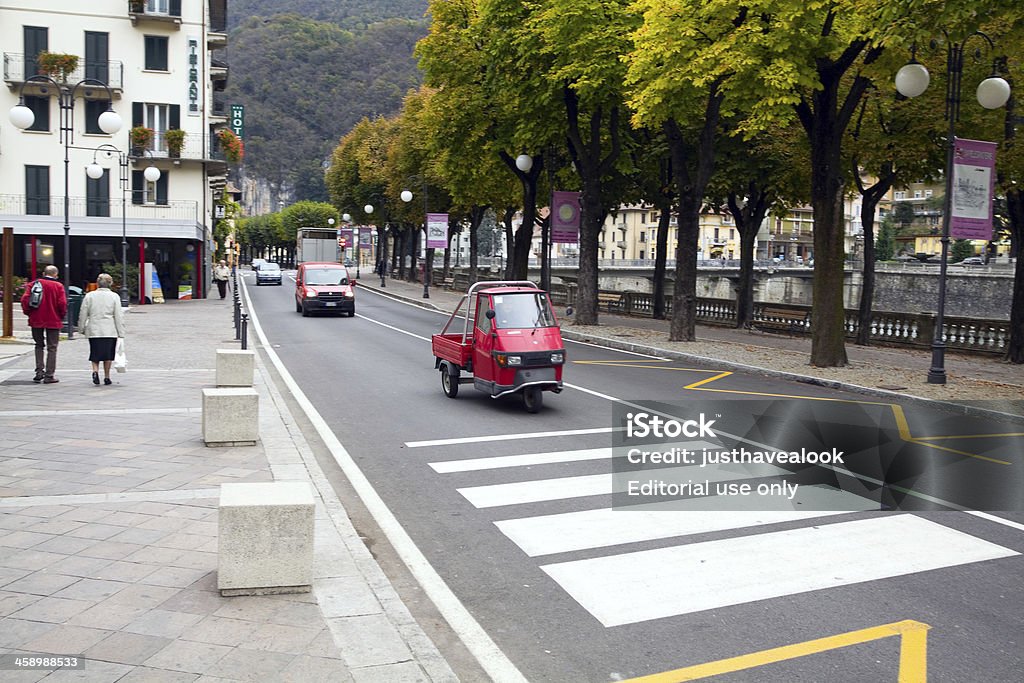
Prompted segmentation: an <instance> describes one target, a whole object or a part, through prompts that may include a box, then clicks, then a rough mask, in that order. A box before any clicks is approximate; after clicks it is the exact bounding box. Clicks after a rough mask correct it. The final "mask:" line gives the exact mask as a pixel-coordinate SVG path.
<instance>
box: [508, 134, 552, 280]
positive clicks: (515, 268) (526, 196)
mask: <svg viewBox="0 0 1024 683" xmlns="http://www.w3.org/2000/svg"><path fill="white" fill-rule="evenodd" d="M499 154H500V156H501V160H502V161H504V162H505V165H506V166H508V167H509V168H510V169H511V170H512V172H513V173H515V175H516V177H517V178H519V182H520V183H521V184H522V186H523V222H522V223H520V224H519V228H518V229H517V230H516V234H515V242H514V244H513V246H512V251H507V252H505V253H506V256H507V257H511V258H510V261H511V264H510V266H509V267H508V268H507V269H506V271H510V274H509V277H508V279H510V280H525V279H527V277H528V276H529V268H530V246H531V244H532V243H533V226H534V224H535V223H536V222H537V180H538V178H540V172H541V170H542V169H543V168H544V157H543V156H534V157H531V159H532V160H533V163H532V166H531V167H530V170H529V171H525V172H524V171H520V170H519V167H518V166H516V160H515V159H513V158H512V157H511V156H510V155H509V154H508V153H507V152H505V151H501V152H500V153H499Z"/></svg>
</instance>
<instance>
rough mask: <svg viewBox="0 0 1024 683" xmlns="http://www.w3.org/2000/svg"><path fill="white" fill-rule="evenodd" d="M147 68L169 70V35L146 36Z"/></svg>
mask: <svg viewBox="0 0 1024 683" xmlns="http://www.w3.org/2000/svg"><path fill="white" fill-rule="evenodd" d="M145 45H146V70H147V71H167V36H146V37H145Z"/></svg>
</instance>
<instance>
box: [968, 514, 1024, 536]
mask: <svg viewBox="0 0 1024 683" xmlns="http://www.w3.org/2000/svg"><path fill="white" fill-rule="evenodd" d="M964 512H966V513H967V514H969V515H974V516H975V517H980V518H981V519H987V520H988V521H990V522H995V523H996V524H1002V525H1003V526H1008V527H1010V528H1011V529H1016V530H1017V531H1024V524H1021V523H1020V522H1014V521H1013V520H1012V519H1006V518H1005V517H997V516H996V515H990V514H989V513H987V512H981V511H979V510H964Z"/></svg>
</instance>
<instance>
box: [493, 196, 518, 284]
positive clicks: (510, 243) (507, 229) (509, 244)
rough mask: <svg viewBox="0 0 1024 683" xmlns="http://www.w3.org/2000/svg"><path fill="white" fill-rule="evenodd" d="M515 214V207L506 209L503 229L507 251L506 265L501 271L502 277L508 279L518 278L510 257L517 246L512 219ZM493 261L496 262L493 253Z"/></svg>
mask: <svg viewBox="0 0 1024 683" xmlns="http://www.w3.org/2000/svg"><path fill="white" fill-rule="evenodd" d="M515 215H516V210H515V209H514V208H508V209H506V210H505V220H504V221H503V225H504V230H502V232H503V234H504V236H505V250H504V253H505V264H504V265H505V267H504V268H503V269H502V270H500V271H499V272H501V274H502V277H503V278H504V279H506V280H514V279H516V278H515V277H514V275H515V270H514V269H513V263H512V258H511V257H510V255H511V254H512V251H513V248H514V246H515V234H514V232H513V230H512V219H513V218H514V217H515ZM492 251H493V249H492ZM493 262H494V256H493V255H492V256H491V263H492V264H493Z"/></svg>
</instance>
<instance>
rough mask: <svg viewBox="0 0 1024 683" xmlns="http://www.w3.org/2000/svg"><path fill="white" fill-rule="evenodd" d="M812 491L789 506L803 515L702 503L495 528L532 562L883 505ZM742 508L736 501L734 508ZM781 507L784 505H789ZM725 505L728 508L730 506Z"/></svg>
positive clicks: (804, 490)
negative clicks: (544, 557)
mask: <svg viewBox="0 0 1024 683" xmlns="http://www.w3.org/2000/svg"><path fill="white" fill-rule="evenodd" d="M812 488H814V487H806V486H802V487H800V489H799V491H798V492H797V495H796V498H795V499H794V500H793V501H786V503H788V505H790V506H794V505H801V504H802V505H803V506H804V507H805V508H809V509H803V510H794V509H779V510H764V509H755V510H736V509H722V510H707V509H706V507H705V509H700V508H701V506H702V505H703V506H706V505H708V504H709V503H710V504H714V501H713V500H712V501H709V500H708V499H704V498H701V499H690V500H677V501H668V502H664V503H655V504H651V505H644V506H637V507H636V508H632V507H629V508H599V509H596V510H580V511H577V512H566V513H562V514H557V515H542V516H538V517H524V518H521V519H507V520H503V521H500V522H495V525H497V527H498V528H499V529H500V530H501V532H502V533H503V534H505V535H506V536H508V538H509V539H510V540H511V541H512V542H513V543H515V544H516V545H518V546H519V547H520V548H521V549H522V551H523V552H525V553H526V554H527V555H529V556H530V557H537V556H539V555H554V554H555V553H567V552H573V551H577V550H587V549H590V548H607V547H609V546H613V545H623V544H625V543H639V542H641V541H653V540H657V539H660V538H671V537H674V536H691V535H694V534H705V533H710V532H714V531H729V530H735V529H742V528H747V527H756V526H763V525H766V524H779V523H782V522H794V521H798V520H804V519H814V518H817V517H830V516H832V515H842V514H847V513H849V512H853V511H864V510H877V509H878V504H877V503H874V502H872V501H870V500H868V499H866V498H861V497H859V496H855V495H853V494H850V493H846V492H845V491H836V490H834V489H832V490H824V489H822V490H818V491H810V490H809V489H812ZM808 498H819V499H821V503H827V504H829V505H831V506H832V509H828V510H825V509H822V508H823V505H820V504H819V505H818V506H817V507H811V504H810V503H809V502H808V500H807V499H808ZM737 502H739V501H734V500H731V501H729V505H734V504H736V503H737ZM778 503H779V504H780V505H781V504H783V501H778ZM769 504H770V503H769ZM719 505H720V506H721V507H724V504H719ZM751 505H752V506H754V505H756V506H757V507H758V508H763V507H764V506H765V505H766V503H765V502H763V501H761V502H757V501H751Z"/></svg>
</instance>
